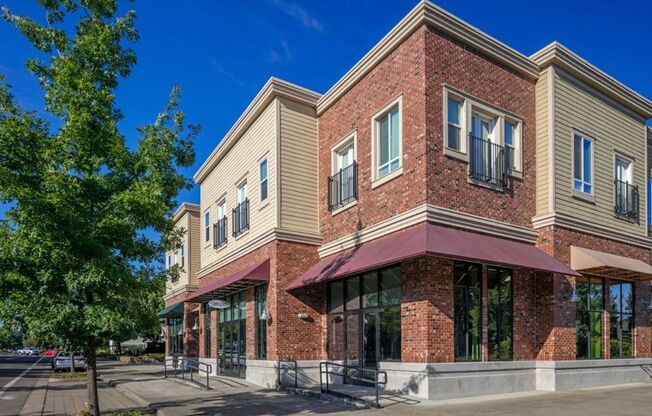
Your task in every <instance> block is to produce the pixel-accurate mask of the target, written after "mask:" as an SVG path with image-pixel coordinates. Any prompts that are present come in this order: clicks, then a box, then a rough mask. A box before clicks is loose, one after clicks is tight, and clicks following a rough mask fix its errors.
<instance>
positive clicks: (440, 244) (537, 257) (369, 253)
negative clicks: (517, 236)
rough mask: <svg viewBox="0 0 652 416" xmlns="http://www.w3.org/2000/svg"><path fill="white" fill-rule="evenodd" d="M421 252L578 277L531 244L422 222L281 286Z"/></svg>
mask: <svg viewBox="0 0 652 416" xmlns="http://www.w3.org/2000/svg"><path fill="white" fill-rule="evenodd" d="M424 255H434V256H440V257H449V258H454V259H460V260H469V261H476V262H483V263H488V264H494V265H500V266H508V267H513V268H521V269H529V270H537V271H543V272H550V273H559V274H566V275H571V276H580V274H579V273H577V272H576V271H574V270H572V269H571V268H569V267H568V266H566V265H565V264H563V263H562V262H560V261H558V260H556V259H554V258H553V257H551V256H549V255H547V254H546V253H544V252H543V251H541V250H539V249H538V248H536V247H535V246H534V245H531V244H526V243H519V242H516V241H511V240H505V239H502V238H498V237H491V236H488V235H483V234H477V233H473V232H469V231H462V230H458V229H454V228H448V227H442V226H439V225H434V224H429V223H424V224H421V225H417V226H415V227H412V228H409V229H407V230H404V231H399V232H396V233H394V234H391V235H389V236H386V237H382V238H379V239H376V240H373V241H371V242H369V243H364V244H361V245H359V246H357V247H355V248H352V249H350V250H346V251H344V252H342V253H338V254H335V255H333V256H329V257H326V258H324V259H322V260H321V261H319V263H317V264H316V265H315V266H313V267H311V268H310V269H309V270H308V271H307V272H306V273H304V274H303V276H301V277H300V278H298V279H297V280H295V281H294V282H292V283H291V284H290V285H289V286H288V287H287V290H293V289H298V288H300V287H303V286H308V285H311V284H314V283H320V282H325V281H328V280H332V279H336V278H338V277H344V276H347V275H351V274H355V273H358V272H361V271H363V270H370V269H374V268H378V267H382V266H386V265H389V264H392V263H397V262H399V261H402V260H406V259H410V258H414V257H420V256H424Z"/></svg>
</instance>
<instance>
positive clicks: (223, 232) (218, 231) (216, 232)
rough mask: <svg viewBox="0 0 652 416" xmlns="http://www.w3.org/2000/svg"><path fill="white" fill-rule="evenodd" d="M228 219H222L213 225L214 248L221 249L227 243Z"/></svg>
mask: <svg viewBox="0 0 652 416" xmlns="http://www.w3.org/2000/svg"><path fill="white" fill-rule="evenodd" d="M227 224H228V221H227V218H226V216H224V217H222V218H220V219H218V220H217V222H216V223H215V224H213V248H214V249H218V248H219V247H221V246H223V245H224V244H226V242H227V235H228V231H227Z"/></svg>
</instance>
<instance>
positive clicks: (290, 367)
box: [276, 360, 299, 389]
mask: <svg viewBox="0 0 652 416" xmlns="http://www.w3.org/2000/svg"><path fill="white" fill-rule="evenodd" d="M276 369H277V379H276V384H277V386H278V388H279V389H281V388H283V387H287V384H285V383H283V380H285V379H287V378H290V377H292V376H291V375H290V372H293V373H294V377H292V378H293V379H294V388H295V389H296V388H297V387H299V368H298V367H297V362H296V361H295V360H278V363H277V367H276Z"/></svg>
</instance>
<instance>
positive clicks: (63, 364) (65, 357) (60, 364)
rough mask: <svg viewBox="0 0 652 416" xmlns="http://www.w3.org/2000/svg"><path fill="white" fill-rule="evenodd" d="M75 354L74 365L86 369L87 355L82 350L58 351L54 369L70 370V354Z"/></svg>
mask: <svg viewBox="0 0 652 416" xmlns="http://www.w3.org/2000/svg"><path fill="white" fill-rule="evenodd" d="M71 355H74V357H73V359H74V361H75V362H74V366H75V370H86V357H84V355H83V354H82V353H80V352H76V353H74V354H71V353H69V352H66V351H64V352H61V351H59V352H57V355H56V356H55V357H54V359H53V360H52V370H54V371H55V372H59V371H70V367H71V366H70V356H71Z"/></svg>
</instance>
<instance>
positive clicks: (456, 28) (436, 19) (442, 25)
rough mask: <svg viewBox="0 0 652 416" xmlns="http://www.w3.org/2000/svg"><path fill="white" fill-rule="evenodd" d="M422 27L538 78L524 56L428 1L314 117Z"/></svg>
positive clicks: (324, 100) (374, 50)
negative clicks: (426, 27)
mask: <svg viewBox="0 0 652 416" xmlns="http://www.w3.org/2000/svg"><path fill="white" fill-rule="evenodd" d="M424 24H428V25H430V26H432V27H433V28H435V29H437V30H439V31H441V32H443V33H447V34H449V35H450V36H453V37H454V38H456V39H459V40H460V41H462V42H464V43H465V44H468V45H470V46H472V47H473V48H475V49H476V50H478V51H480V52H482V53H485V54H487V55H488V56H490V57H492V58H493V59H495V60H497V61H498V62H500V63H502V64H504V65H506V66H508V67H510V68H513V69H514V70H516V71H517V72H519V73H521V74H523V75H525V76H526V77H528V78H530V79H537V78H538V77H539V68H538V66H537V65H536V64H535V63H534V62H533V61H532V60H530V59H529V58H528V57H527V56H525V55H523V54H522V53H520V52H518V51H516V50H515V49H513V48H511V47H509V46H507V45H506V44H504V43H502V42H500V41H498V40H496V39H495V38H493V37H491V36H489V35H487V34H486V33H484V32H482V31H480V30H479V29H477V28H475V27H474V26H471V25H470V24H468V23H466V22H465V21H463V20H462V19H460V18H458V17H456V16H454V15H452V14H450V13H448V12H447V11H445V10H444V9H442V8H440V7H438V6H436V5H434V4H433V3H431V2H430V1H421V2H419V4H417V5H416V6H415V7H414V8H413V9H412V10H411V11H410V12H409V13H408V14H407V16H405V17H404V18H403V19H402V20H401V21H400V22H398V24H397V25H396V26H394V28H393V29H392V30H391V31H390V32H389V33H387V34H386V35H385V36H384V37H383V38H382V39H381V40H380V41H379V42H378V43H377V44H376V45H375V46H374V47H373V48H372V49H371V50H370V51H369V52H367V54H365V55H364V56H363V57H362V59H360V60H359V61H358V63H356V64H355V65H354V66H353V68H351V69H350V70H349V71H348V72H347V73H346V74H344V76H342V78H340V80H339V81H337V83H335V85H333V86H332V87H331V88H330V89H329V90H328V91H327V92H326V93H325V94H324V95H323V96H322V97H321V98H320V99H319V101H318V102H317V114H318V115H319V114H321V113H322V112H324V111H325V110H326V109H327V108H329V107H330V106H331V105H332V104H333V103H334V102H335V101H337V100H338V99H339V98H340V97H341V96H342V95H343V94H344V93H345V92H346V91H348V90H349V89H350V88H351V87H352V86H353V85H355V84H356V83H357V82H358V81H359V79H360V78H362V77H363V76H365V75H366V74H367V73H368V72H369V71H371V70H372V69H373V68H374V67H375V66H376V65H377V64H378V63H379V62H380V61H382V60H383V59H384V58H385V57H386V56H387V55H389V54H390V53H391V52H392V51H393V50H394V49H396V48H397V47H398V46H399V45H400V44H401V43H402V42H403V41H404V40H405V39H407V38H408V37H409V36H410V35H411V34H412V33H414V31H416V30H417V29H418V28H419V27H421V26H422V25H424Z"/></svg>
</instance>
